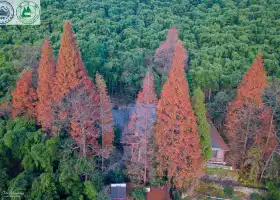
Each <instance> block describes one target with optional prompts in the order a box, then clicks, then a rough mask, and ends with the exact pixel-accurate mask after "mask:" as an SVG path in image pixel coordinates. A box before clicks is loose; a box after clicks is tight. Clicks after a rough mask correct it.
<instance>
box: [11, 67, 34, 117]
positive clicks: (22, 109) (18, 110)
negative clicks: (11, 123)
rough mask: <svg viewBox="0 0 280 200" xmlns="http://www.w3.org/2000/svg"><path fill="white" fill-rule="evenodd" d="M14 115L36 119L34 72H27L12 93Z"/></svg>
mask: <svg viewBox="0 0 280 200" xmlns="http://www.w3.org/2000/svg"><path fill="white" fill-rule="evenodd" d="M12 97H13V100H12V104H13V110H12V115H13V117H14V118H15V117H16V116H31V117H36V102H37V94H36V91H35V89H34V88H33V86H32V71H25V72H23V73H22V75H21V76H20V78H19V80H18V81H17V84H16V88H15V89H14V91H13V92H12Z"/></svg>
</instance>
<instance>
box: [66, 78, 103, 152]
mask: <svg viewBox="0 0 280 200" xmlns="http://www.w3.org/2000/svg"><path fill="white" fill-rule="evenodd" d="M65 102H66V104H68V105H69V106H67V109H69V113H71V115H69V119H70V127H71V130H70V134H71V136H72V137H73V138H74V140H75V141H76V144H77V145H78V147H79V150H80V153H81V156H82V157H86V156H89V155H92V154H95V155H98V156H99V155H100V154H101V151H100V150H101V148H100V144H99V142H98V138H99V137H100V136H101V131H100V128H98V126H96V125H97V124H98V125H99V121H100V110H99V95H98V93H97V90H96V87H95V85H94V84H93V83H92V81H91V80H90V79H89V78H88V77H85V79H84V82H82V83H80V84H79V85H77V86H76V88H74V89H73V90H71V91H70V92H69V94H68V95H67V96H66V98H65Z"/></svg>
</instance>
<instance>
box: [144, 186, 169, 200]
mask: <svg viewBox="0 0 280 200" xmlns="http://www.w3.org/2000/svg"><path fill="white" fill-rule="evenodd" d="M146 200H171V199H170V196H169V191H168V187H167V186H165V187H163V188H153V187H152V188H151V190H150V192H147V193H146Z"/></svg>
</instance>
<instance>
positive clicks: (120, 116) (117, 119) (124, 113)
mask: <svg viewBox="0 0 280 200" xmlns="http://www.w3.org/2000/svg"><path fill="white" fill-rule="evenodd" d="M142 108H148V110H149V111H150V112H151V113H152V119H151V120H154V119H155V118H156V106H155V105H154V104H145V105H144V104H140V105H136V104H132V105H129V106H126V107H122V108H118V109H113V111H112V115H113V123H114V126H115V127H119V128H120V129H121V131H123V130H124V128H125V126H126V125H127V124H128V122H129V117H130V115H131V114H132V113H133V112H134V111H135V110H136V109H140V110H141V109H142Z"/></svg>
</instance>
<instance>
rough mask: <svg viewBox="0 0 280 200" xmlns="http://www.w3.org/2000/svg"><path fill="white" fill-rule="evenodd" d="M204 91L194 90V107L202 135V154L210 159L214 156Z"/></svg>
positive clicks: (199, 133) (199, 131)
mask: <svg viewBox="0 0 280 200" xmlns="http://www.w3.org/2000/svg"><path fill="white" fill-rule="evenodd" d="M204 99H205V97H204V93H203V92H202V91H201V89H200V88H197V89H196V90H195V91H194V96H193V107H194V113H195V116H196V119H197V132H198V135H199V137H200V147H201V149H202V155H203V156H204V158H205V159H206V160H209V159H210V158H211V156H212V149H211V135H210V126H209V123H208V122H207V118H206V106H205V103H204Z"/></svg>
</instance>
